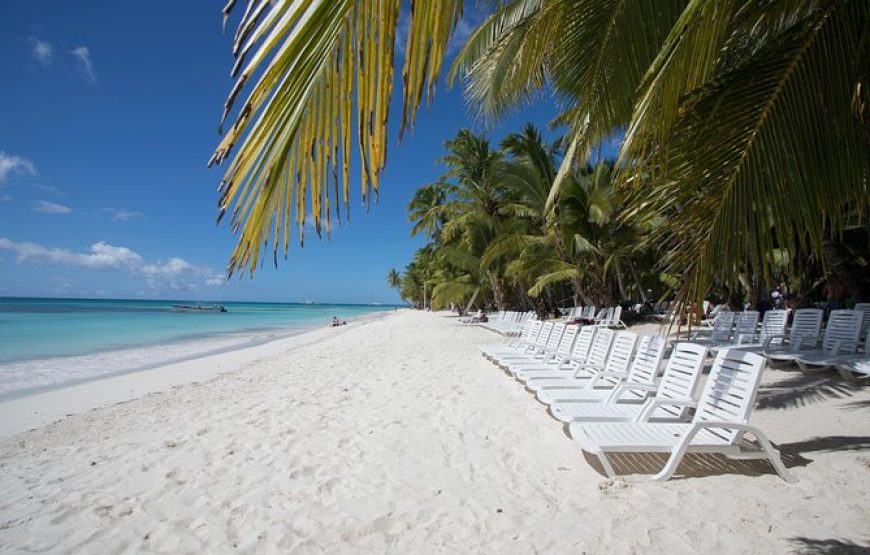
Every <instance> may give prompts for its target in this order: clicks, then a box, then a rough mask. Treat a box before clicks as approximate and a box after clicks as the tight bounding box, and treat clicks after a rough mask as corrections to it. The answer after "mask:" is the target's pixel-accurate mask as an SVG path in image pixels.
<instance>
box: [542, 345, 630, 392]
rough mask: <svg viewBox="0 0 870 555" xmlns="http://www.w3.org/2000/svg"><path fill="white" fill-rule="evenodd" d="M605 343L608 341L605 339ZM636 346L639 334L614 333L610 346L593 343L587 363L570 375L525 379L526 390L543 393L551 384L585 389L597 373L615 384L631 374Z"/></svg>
mask: <svg viewBox="0 0 870 555" xmlns="http://www.w3.org/2000/svg"><path fill="white" fill-rule="evenodd" d="M602 331H603V330H602ZM608 331H609V330H608ZM600 333H601V332H599V334H600ZM611 333H612V332H611ZM597 339H598V336H597V335H596V340H597ZM602 343H605V342H604V341H602ZM636 345H637V334H636V333H632V332H630V331H621V332H618V333H614V334H613V340H612V341H611V344H610V346H609V348H608V347H607V345H606V344H602V345H601V346H599V347H598V348H596V345H595V344H594V343H593V345H592V348H591V349H590V356H589V359H588V360H587V361H586V362H585V363H583V364H579V365H578V366H577V369H576V370H575V371H574V373H573V374H572V375H571V376H570V377H565V376H556V377H550V378H547V377H545V376H543V375H541V374H537V375H531V376H529V377H528V378H527V379H526V381H525V383H526V389H528V390H529V391H534V392H540V391H541V390H542V389H544V388H550V387H562V388H566V389H573V388H576V389H582V388H583V387H585V386H586V384H587V383H588V380H591V379H592V378H594V377H595V376H598V375H600V376H601V379H603V380H606V381H609V382H612V383H617V382H620V381H622V380H624V379H625V377H626V376H627V375H628V366H629V364H631V355H632V354H633V353H634V348H635V346H636Z"/></svg>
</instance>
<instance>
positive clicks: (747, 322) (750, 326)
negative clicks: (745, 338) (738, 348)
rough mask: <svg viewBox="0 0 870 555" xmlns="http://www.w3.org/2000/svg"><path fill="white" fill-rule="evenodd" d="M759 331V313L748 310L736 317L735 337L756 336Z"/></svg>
mask: <svg viewBox="0 0 870 555" xmlns="http://www.w3.org/2000/svg"><path fill="white" fill-rule="evenodd" d="M757 329H758V311H757V310H746V311H744V312H738V313H737V314H735V315H734V337H735V338H736V337H740V336H741V335H755V330H757Z"/></svg>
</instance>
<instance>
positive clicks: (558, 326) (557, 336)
mask: <svg viewBox="0 0 870 555" xmlns="http://www.w3.org/2000/svg"><path fill="white" fill-rule="evenodd" d="M563 333H565V324H563V323H561V322H559V323H554V324H553V329H552V331H551V332H550V337H549V339H547V345H546V346H545V348H546V349H547V351H548V352H551V353H552V352H554V351H556V349H558V348H559V342H560V341H562V334H563Z"/></svg>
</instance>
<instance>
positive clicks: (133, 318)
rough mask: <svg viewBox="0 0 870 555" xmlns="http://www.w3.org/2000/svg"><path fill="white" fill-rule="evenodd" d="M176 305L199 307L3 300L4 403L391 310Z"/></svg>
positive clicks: (0, 377) (0, 394) (0, 383)
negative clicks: (336, 320) (209, 309)
mask: <svg viewBox="0 0 870 555" xmlns="http://www.w3.org/2000/svg"><path fill="white" fill-rule="evenodd" d="M173 304H197V301H185V300H173V301H153V300H148V301H142V300H106V299H25V298H0V400H2V399H4V398H11V397H17V396H21V395H26V394H29V393H34V392H37V391H40V390H44V389H48V388H55V387H63V386H65V385H71V384H73V383H78V382H81V381H86V380H93V379H99V378H101V377H106V376H108V375H114V374H118V373H124V372H130V371H135V370H141V369H145V368H149V367H155V366H159V365H161V364H166V363H168V362H174V361H177V360H183V359H185V358H192V357H196V356H202V355H204V354H208V353H213V352H219V351H223V350H231V349H236V348H241V347H244V346H247V345H251V344H254V343H258V342H263V341H267V340H269V339H273V338H275V337H277V336H282V335H290V334H292V333H298V332H300V331H304V330H308V329H313V328H318V327H326V326H329V325H330V323H331V321H332V317H333V316H338V317H339V318H340V319H343V320H347V321H348V322H352V321H354V320H358V319H360V318H363V317H370V316H371V315H372V314H374V313H377V312H385V311H392V310H394V307H392V306H369V305H349V304H302V303H241V302H223V303H220V304H221V305H223V306H224V307H226V309H227V312H224V313H219V312H178V311H174V310H172V305H173ZM203 304H204V305H205V304H210V303H203Z"/></svg>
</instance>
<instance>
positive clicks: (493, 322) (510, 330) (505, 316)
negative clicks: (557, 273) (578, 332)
mask: <svg viewBox="0 0 870 555" xmlns="http://www.w3.org/2000/svg"><path fill="white" fill-rule="evenodd" d="M621 318H622V307H619V306H614V307H607V308H602V309H601V310H599V311H598V312H596V307H595V306H578V307H574V308H572V309H571V310H569V311H568V313H567V315H564V316H563V317H562V318H561V321H562V322H573V321H578V320H579V321H584V322H588V323H590V324H592V325H596V326H606V327H621V328H626V325H625V322H623V321H622V320H621ZM536 319H537V316H536V315H535V313H534V312H531V311H530V312H515V311H505V310H502V311H499V312H498V313H496V314H495V315H493V316H491V317H490V318H489V319H488V320H487V321H486V322H478V321H476V320H475V319H474V318H473V317H467V318H464V319H461V320H460V323H462V324H466V325H477V326H480V327H484V328H486V329H489V330H491V331H494V332H496V333H499V334H501V335H507V336H514V335H519V334H520V333H521V332H522V330H523V326H524V325H525V324H526V323H527V322H529V321H533V320H536Z"/></svg>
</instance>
